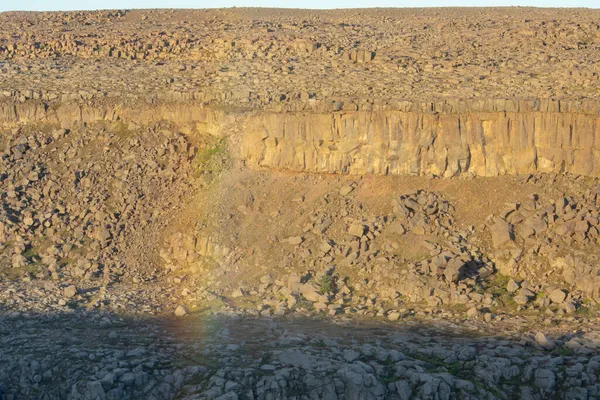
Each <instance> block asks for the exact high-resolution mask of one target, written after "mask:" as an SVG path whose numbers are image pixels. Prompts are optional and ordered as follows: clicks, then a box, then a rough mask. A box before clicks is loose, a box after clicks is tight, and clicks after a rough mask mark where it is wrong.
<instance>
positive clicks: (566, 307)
mask: <svg viewBox="0 0 600 400" xmlns="http://www.w3.org/2000/svg"><path fill="white" fill-rule="evenodd" d="M563 307H564V310H565V312H566V313H567V314H572V313H574V312H575V311H577V306H575V304H574V303H573V302H572V301H569V302H567V303H565V305H564V306H563Z"/></svg>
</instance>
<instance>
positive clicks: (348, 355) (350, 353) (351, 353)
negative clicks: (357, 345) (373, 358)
mask: <svg viewBox="0 0 600 400" xmlns="http://www.w3.org/2000/svg"><path fill="white" fill-rule="evenodd" d="M359 357H360V353H359V352H358V351H356V350H352V349H346V350H344V360H346V361H347V362H352V361H355V360H358V358H359Z"/></svg>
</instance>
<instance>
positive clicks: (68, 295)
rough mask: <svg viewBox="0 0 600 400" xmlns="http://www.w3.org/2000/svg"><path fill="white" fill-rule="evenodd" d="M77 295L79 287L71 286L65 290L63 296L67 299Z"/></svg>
mask: <svg viewBox="0 0 600 400" xmlns="http://www.w3.org/2000/svg"><path fill="white" fill-rule="evenodd" d="M76 294H77V287H76V286H75V285H69V286H67V287H66V288H64V289H63V295H64V296H65V297H66V298H71V297H75V295H76Z"/></svg>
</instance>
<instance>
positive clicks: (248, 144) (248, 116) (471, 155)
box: [0, 100, 600, 177]
mask: <svg viewBox="0 0 600 400" xmlns="http://www.w3.org/2000/svg"><path fill="white" fill-rule="evenodd" d="M307 107H308V108H309V109H311V111H306V110H305V111H292V110H281V111H278V112H275V111H249V110H243V109H237V110H224V109H213V108H209V107H203V106H202V104H199V103H194V102H191V103H184V104H182V103H173V104H160V105H151V104H147V105H139V104H138V105H135V106H131V105H123V104H108V105H107V104H102V105H94V104H93V103H90V104H87V103H86V104H83V103H78V102H67V103H45V102H41V101H36V100H32V101H27V102H24V103H12V102H6V103H3V104H2V105H1V106H0V121H1V122H2V123H3V124H4V125H7V124H9V125H14V124H20V123H31V122H45V123H51V124H55V125H60V126H62V127H65V128H70V127H72V126H77V125H80V124H84V123H93V122H97V121H107V120H108V121H117V120H121V121H125V122H135V123H138V124H146V123H152V122H157V121H161V120H167V121H171V122H174V123H175V124H177V125H178V126H180V127H181V128H182V131H184V132H199V133H203V134H211V135H215V136H229V137H231V138H232V140H231V143H233V144H234V145H233V146H232V149H231V150H232V152H233V153H234V155H237V156H238V157H239V158H241V159H243V160H246V161H248V162H249V164H255V165H260V166H265V167H271V168H281V169H289V170H294V171H306V172H322V173H350V174H376V175H388V174H389V175H399V174H411V175H427V174H433V175H436V176H443V177H451V176H456V175H460V174H467V175H473V176H497V175H505V174H528V173H535V172H544V173H572V174H575V175H585V176H600V165H599V164H600V162H599V157H600V152H599V148H598V145H597V142H598V140H597V138H596V136H597V135H598V134H599V133H600V111H599V110H598V104H597V103H594V102H585V103H576V102H560V101H550V100H537V101H509V100H486V101H483V100H482V101H476V102H460V101H445V102H438V103H426V104H417V103H414V102H398V103H394V104H392V103H389V104H386V105H384V106H383V105H382V106H378V107H375V106H374V105H373V104H367V105H365V106H364V107H361V106H359V105H357V104H356V103H340V104H337V103H319V104H313V105H312V106H311V105H307Z"/></svg>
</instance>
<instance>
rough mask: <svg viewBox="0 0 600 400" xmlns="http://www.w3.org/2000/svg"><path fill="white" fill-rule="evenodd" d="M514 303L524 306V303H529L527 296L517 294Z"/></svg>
mask: <svg viewBox="0 0 600 400" xmlns="http://www.w3.org/2000/svg"><path fill="white" fill-rule="evenodd" d="M514 300H515V303H517V304H519V305H521V306H524V305H525V304H527V303H529V297H527V296H525V295H522V294H520V295H518V296H515V297H514Z"/></svg>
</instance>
